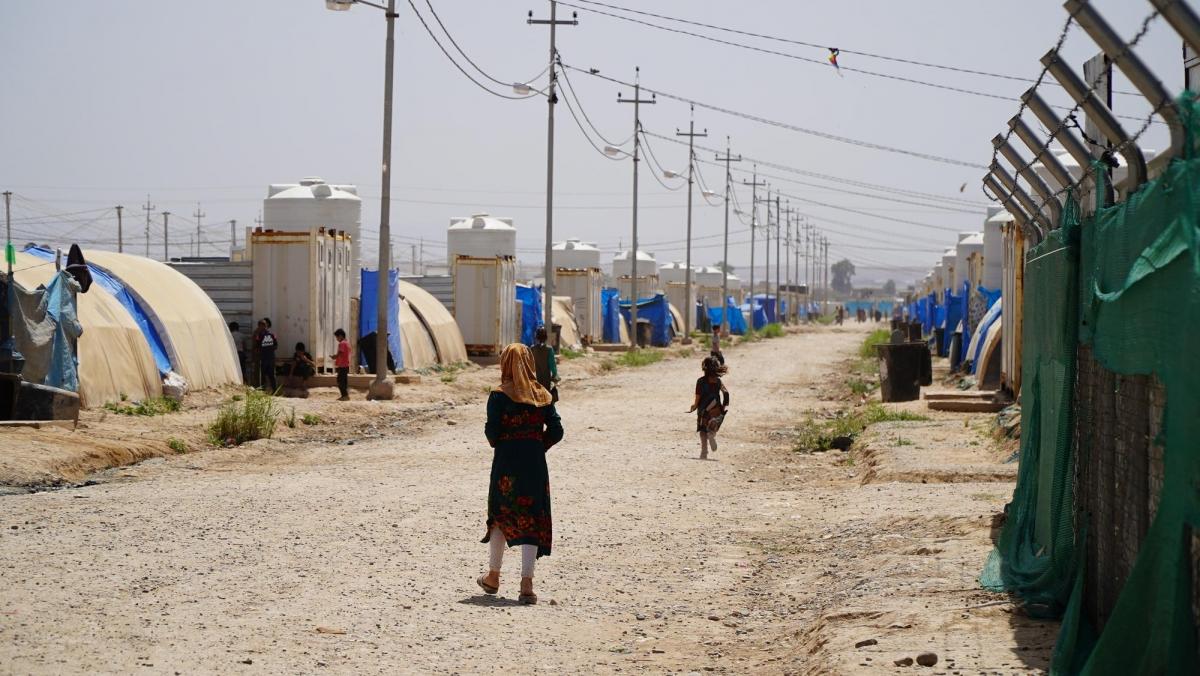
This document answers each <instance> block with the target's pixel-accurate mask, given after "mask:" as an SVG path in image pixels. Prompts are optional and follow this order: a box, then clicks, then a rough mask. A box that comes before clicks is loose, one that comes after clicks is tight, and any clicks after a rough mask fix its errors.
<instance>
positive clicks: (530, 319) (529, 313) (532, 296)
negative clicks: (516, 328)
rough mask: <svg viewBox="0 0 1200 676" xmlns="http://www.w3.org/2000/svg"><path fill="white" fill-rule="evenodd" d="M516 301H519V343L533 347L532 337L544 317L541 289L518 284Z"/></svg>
mask: <svg viewBox="0 0 1200 676" xmlns="http://www.w3.org/2000/svg"><path fill="white" fill-rule="evenodd" d="M517 300H519V301H521V342H522V343H525V344H526V345H533V343H534V335H535V334H536V333H537V328H538V327H539V326H541V325H542V318H543V317H545V312H544V311H543V309H542V288H541V287H540V286H525V285H524V284H518V285H517Z"/></svg>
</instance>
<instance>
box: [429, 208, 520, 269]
mask: <svg viewBox="0 0 1200 676" xmlns="http://www.w3.org/2000/svg"><path fill="white" fill-rule="evenodd" d="M516 255H517V229H516V228H514V227H513V222H512V219H511V218H493V217H491V216H489V215H487V214H475V215H473V216H471V217H469V218H451V219H450V228H449V229H448V230H447V231H446V261H447V263H448V264H449V265H451V266H453V265H454V261H455V259H456V258H458V257H459V256H471V257H476V258H489V257H492V256H503V257H508V258H515V257H516Z"/></svg>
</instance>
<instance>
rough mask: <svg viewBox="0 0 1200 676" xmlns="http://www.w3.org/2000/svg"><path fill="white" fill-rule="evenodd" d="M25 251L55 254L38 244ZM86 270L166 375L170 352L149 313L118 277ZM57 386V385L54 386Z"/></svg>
mask: <svg viewBox="0 0 1200 676" xmlns="http://www.w3.org/2000/svg"><path fill="white" fill-rule="evenodd" d="M25 253H27V254H29V255H30V256H36V257H37V258H40V259H42V260H44V261H53V260H55V258H56V257H57V254H56V253H55V252H53V251H51V250H50V249H47V248H45V247H40V246H31V247H28V248H26V249H25ZM88 271H90V272H91V273H92V282H94V283H95V284H96V285H98V286H99V287H100V288H102V289H104V291H105V292H106V293H108V294H110V295H112V296H113V297H114V298H116V299H117V302H119V303H120V304H121V306H122V307H124V308H125V310H126V311H127V312H128V313H129V316H130V317H132V318H133V322H134V323H135V324H137V327H138V329H139V330H141V332H142V336H143V337H144V338H145V339H146V343H147V344H148V345H149V346H150V354H151V355H153V356H154V365H155V366H156V367H158V374H159V375H160V376H161V375H166V374H167V372H168V371H170V370H171V358H170V356H169V355H170V352H169V351H168V350H167V341H165V340H163V338H162V336H161V335H160V334H159V332H158V329H157V328H155V326H154V322H153V321H151V320H150V315H149V314H148V313H147V312H146V310H145V308H143V307H142V306H141V304H140V303H138V300H137V298H136V297H134V295H133V294H132V293H131V292H130V291H129V289H127V288H125V285H124V284H122V283H121V281H120V280H119V279H117V278H116V277H114V276H112V275H111V274H109V273H108V271H106V270H103V269H101V268H99V267H97V266H95V265H92V264H91V263H88ZM56 387H57V386H56ZM63 389H67V388H63Z"/></svg>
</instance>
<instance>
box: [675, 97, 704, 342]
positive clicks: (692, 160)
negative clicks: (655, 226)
mask: <svg viewBox="0 0 1200 676" xmlns="http://www.w3.org/2000/svg"><path fill="white" fill-rule="evenodd" d="M691 111H692V115H691V116H689V119H688V130H687V132H686V133H684V132H681V131H679V130H678V129H676V130H675V135H676V136H686V137H688V175H687V182H688V202H687V263H686V265H687V270H685V271H684V279H683V282H684V291H683V297H684V305H685V306H686V307H683V308H680V309H681V310H682V311H683V344H684V345H691V343H692V317H694V316H695V315H696V301H695V300H694V299H693V298H692V182H693V180H692V179H693V178H694V173H695V171H696V150H695V144H696V139H697V138H706V137H707V136H708V129H705V130H704V131H703V132H701V133H699V134H697V133H696V120H695V119H694V116H695V112H696V106H692V107H691Z"/></svg>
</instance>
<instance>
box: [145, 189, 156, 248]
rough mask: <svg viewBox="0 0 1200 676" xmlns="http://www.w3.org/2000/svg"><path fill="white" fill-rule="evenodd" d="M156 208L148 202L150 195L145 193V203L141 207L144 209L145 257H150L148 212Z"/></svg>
mask: <svg viewBox="0 0 1200 676" xmlns="http://www.w3.org/2000/svg"><path fill="white" fill-rule="evenodd" d="M157 208H158V207H157V206H155V205H153V204H151V203H150V196H149V195H146V204H145V205H144V206H143V207H142V209H144V210H145V211H146V258H149V257H150V212H152V211H154V210H155V209H157Z"/></svg>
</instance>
